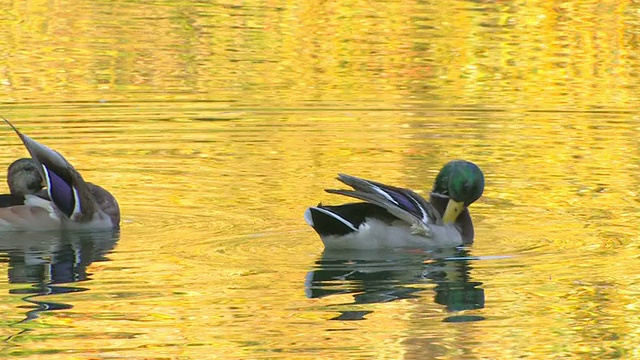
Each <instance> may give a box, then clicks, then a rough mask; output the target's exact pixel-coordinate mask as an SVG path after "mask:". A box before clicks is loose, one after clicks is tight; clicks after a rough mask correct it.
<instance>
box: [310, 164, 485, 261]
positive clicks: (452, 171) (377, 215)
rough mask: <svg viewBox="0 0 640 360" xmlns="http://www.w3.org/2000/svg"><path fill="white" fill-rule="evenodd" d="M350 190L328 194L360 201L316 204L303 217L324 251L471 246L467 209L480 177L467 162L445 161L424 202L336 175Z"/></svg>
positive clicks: (480, 187) (409, 193)
mask: <svg viewBox="0 0 640 360" xmlns="http://www.w3.org/2000/svg"><path fill="white" fill-rule="evenodd" d="M337 179H338V180H339V181H341V182H343V183H344V184H346V185H348V186H350V187H352V188H353V190H333V189H327V190H326V191H327V192H328V193H332V194H339V195H345V196H349V197H353V198H356V199H359V200H362V201H364V202H358V203H349V204H344V205H338V206H323V205H321V204H320V205H318V206H315V207H310V208H308V209H307V211H306V212H305V214H304V218H305V220H306V222H307V223H308V224H309V225H310V226H311V227H313V229H314V230H315V231H316V232H317V233H318V235H320V238H321V239H322V242H323V243H324V245H325V248H327V249H360V250H375V249H391V248H431V247H450V246H459V245H464V244H471V243H472V242H473V237H474V230H473V223H472V221H471V215H470V214H469V210H468V206H469V205H471V204H472V203H473V202H475V201H476V200H478V199H479V198H480V196H482V192H483V190H484V175H483V173H482V171H481V170H480V168H479V167H478V166H477V165H476V164H474V163H472V162H469V161H465V160H454V161H451V162H449V163H447V164H446V165H445V166H444V167H443V168H442V169H441V170H440V172H439V173H438V175H437V176H436V179H435V182H434V184H433V189H432V191H431V195H430V196H429V201H427V200H425V199H424V198H422V197H421V196H420V195H418V194H416V193H415V192H413V191H411V190H409V189H403V188H399V187H395V186H390V185H385V184H381V183H378V182H374V181H370V180H364V179H361V178H357V177H355V176H350V175H345V174H339V175H338V178H337Z"/></svg>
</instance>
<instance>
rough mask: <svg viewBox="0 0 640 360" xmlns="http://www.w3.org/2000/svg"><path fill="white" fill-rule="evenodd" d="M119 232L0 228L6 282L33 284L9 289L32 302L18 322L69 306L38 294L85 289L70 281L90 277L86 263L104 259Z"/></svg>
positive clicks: (0, 244)
mask: <svg viewBox="0 0 640 360" xmlns="http://www.w3.org/2000/svg"><path fill="white" fill-rule="evenodd" d="M119 236H120V235H119V231H115V230H107V231H79V230H76V231H40V232H0V261H3V262H8V263H9V271H8V276H9V282H10V283H12V284H32V286H31V287H29V288H17V289H11V290H10V291H9V293H10V294H16V295H23V300H24V301H26V302H29V303H31V304H34V305H35V308H34V309H32V310H29V311H28V312H27V313H26V317H25V319H24V320H22V321H21V322H25V321H29V320H33V319H35V318H37V317H38V314H39V313H40V312H43V311H50V310H63V309H70V308H72V305H70V304H63V303H55V302H50V301H43V300H41V299H42V298H41V296H43V295H52V294H65V293H72V292H80V291H86V290H87V289H86V288H83V287H79V286H72V285H70V284H71V283H75V282H81V281H85V280H89V279H90V274H89V273H87V267H88V266H89V264H91V263H93V262H95V261H107V260H108V259H107V258H106V254H107V253H108V252H110V251H111V250H112V249H113V248H114V247H115V245H116V243H117V241H118V239H119ZM58 284H67V285H65V286H62V285H58Z"/></svg>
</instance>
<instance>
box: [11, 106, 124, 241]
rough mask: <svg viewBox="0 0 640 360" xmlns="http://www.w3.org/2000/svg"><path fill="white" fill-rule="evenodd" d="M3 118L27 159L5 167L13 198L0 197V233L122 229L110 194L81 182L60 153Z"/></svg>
mask: <svg viewBox="0 0 640 360" xmlns="http://www.w3.org/2000/svg"><path fill="white" fill-rule="evenodd" d="M2 119H3V120H4V121H5V122H6V123H7V124H8V125H9V126H11V128H12V129H13V130H14V131H15V132H16V134H18V136H19V137H20V140H22V143H23V144H24V146H25V147H26V148H27V151H29V154H30V155H31V159H19V160H17V161H15V162H14V163H13V164H11V166H9V171H8V176H7V182H8V183H9V189H10V190H11V194H5V195H1V196H0V231H7V230H32V231H39V230H57V229H87V230H89V229H91V230H93V229H116V228H119V227H120V208H119V206H118V202H117V201H116V199H115V197H113V195H111V193H109V192H108V191H107V190H105V189H104V188H102V187H100V186H98V185H95V184H92V183H90V182H85V181H84V179H83V178H82V175H80V173H79V172H78V171H77V170H76V169H75V168H74V167H73V165H71V164H70V163H69V162H68V161H67V160H66V159H65V158H64V157H63V156H62V155H61V154H60V153H58V152H57V151H55V150H52V149H50V148H48V147H46V146H44V145H42V144H40V143H39V142H37V141H35V140H33V139H31V138H30V137H28V136H27V135H24V134H23V133H21V132H20V131H18V129H16V128H15V127H14V126H13V124H11V123H10V122H9V121H8V120H7V119H5V118H4V117H2ZM45 187H46V188H45Z"/></svg>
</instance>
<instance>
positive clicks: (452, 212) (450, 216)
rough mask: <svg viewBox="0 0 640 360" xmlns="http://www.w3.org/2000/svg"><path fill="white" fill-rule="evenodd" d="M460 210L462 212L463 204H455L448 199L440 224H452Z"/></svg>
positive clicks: (455, 202)
mask: <svg viewBox="0 0 640 360" xmlns="http://www.w3.org/2000/svg"><path fill="white" fill-rule="evenodd" d="M462 210H464V202H462V201H460V202H457V201H453V200H451V199H449V202H448V203H447V209H446V210H445V211H444V216H442V222H443V223H445V224H451V223H453V222H454V221H456V219H457V218H458V215H460V213H461V212H462Z"/></svg>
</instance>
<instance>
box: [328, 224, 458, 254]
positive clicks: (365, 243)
mask: <svg viewBox="0 0 640 360" xmlns="http://www.w3.org/2000/svg"><path fill="white" fill-rule="evenodd" d="M429 229H430V230H431V235H432V236H430V237H426V236H423V235H415V234H412V233H411V228H410V227H409V226H408V225H407V223H405V222H403V221H397V222H395V223H394V224H392V225H389V224H387V223H385V222H382V221H380V220H377V219H372V218H368V219H366V221H365V222H364V223H363V224H362V225H360V227H359V228H358V231H355V232H353V233H350V234H347V235H343V236H324V237H321V238H322V242H323V243H324V246H325V248H326V249H354V250H377V249H396V248H437V247H449V246H458V245H462V236H461V235H460V233H459V232H458V231H457V230H456V229H455V228H454V227H453V226H451V225H445V226H441V225H433V224H430V225H429Z"/></svg>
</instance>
